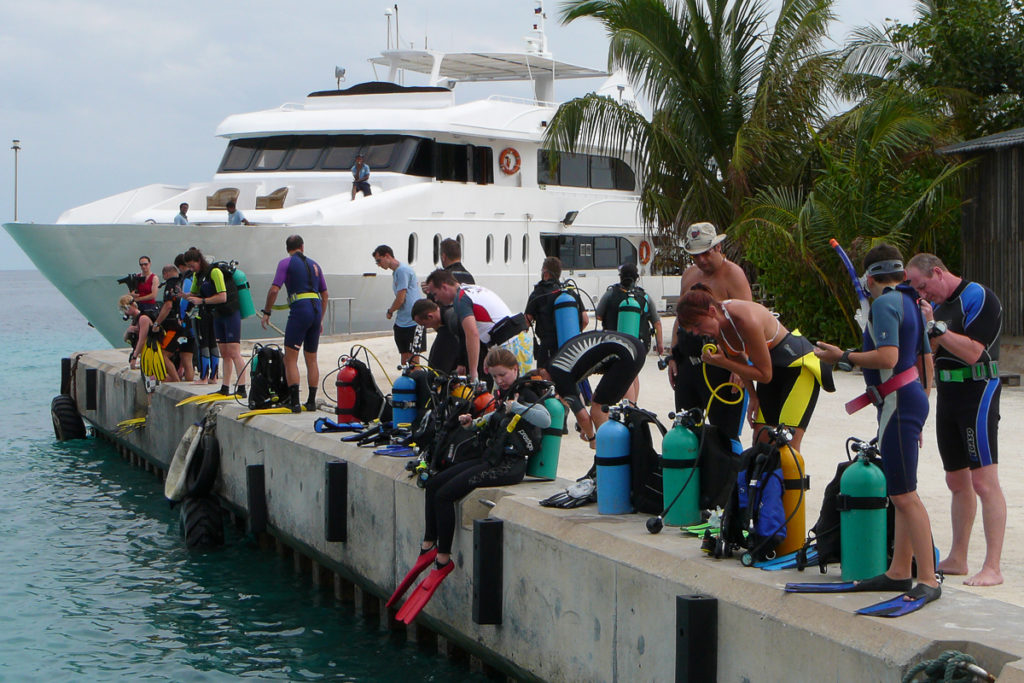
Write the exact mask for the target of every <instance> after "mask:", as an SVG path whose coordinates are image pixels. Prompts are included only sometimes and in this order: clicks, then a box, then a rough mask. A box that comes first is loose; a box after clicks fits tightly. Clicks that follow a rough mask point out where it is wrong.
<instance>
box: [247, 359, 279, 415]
mask: <svg viewBox="0 0 1024 683" xmlns="http://www.w3.org/2000/svg"><path fill="white" fill-rule="evenodd" d="M249 375H250V377H251V387H250V391H249V408H250V409H251V410H262V409H263V408H272V407H273V406H276V405H278V404H280V403H283V402H284V401H285V400H286V399H287V398H288V380H286V379H285V375H284V353H283V352H282V351H281V347H280V346H277V345H274V344H268V345H266V346H263V345H261V344H255V345H254V346H253V347H252V360H251V361H249Z"/></svg>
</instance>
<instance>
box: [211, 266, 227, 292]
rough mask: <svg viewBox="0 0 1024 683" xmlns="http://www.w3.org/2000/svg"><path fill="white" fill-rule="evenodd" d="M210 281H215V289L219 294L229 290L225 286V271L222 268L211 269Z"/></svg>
mask: <svg viewBox="0 0 1024 683" xmlns="http://www.w3.org/2000/svg"><path fill="white" fill-rule="evenodd" d="M210 281H211V282H212V283H213V286H214V291H216V292H217V294H220V293H221V292H226V291H228V288H227V287H226V286H224V273H223V272H222V271H221V269H220V268H212V269H210Z"/></svg>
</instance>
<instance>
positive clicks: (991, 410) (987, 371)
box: [907, 254, 1006, 586]
mask: <svg viewBox="0 0 1024 683" xmlns="http://www.w3.org/2000/svg"><path fill="white" fill-rule="evenodd" d="M907 276H908V279H909V280H910V285H911V286H912V287H913V288H914V289H916V290H917V292H918V294H920V295H921V298H922V301H921V312H922V313H923V314H924V319H925V325H926V326H927V328H928V338H929V339H930V340H931V343H932V346H933V347H934V349H935V374H936V377H937V379H938V382H937V383H936V391H937V394H936V399H935V400H936V403H935V418H936V419H935V436H936V440H937V441H938V444H939V456H940V457H941V458H942V466H943V469H945V470H946V486H948V487H949V490H950V491H951V492H952V494H953V502H952V511H951V515H952V518H953V545H952V547H951V548H950V550H949V554H948V555H947V556H946V557H945V559H943V560H942V562H940V563H939V569H940V570H941V571H943V572H945V573H946V574H967V544H968V542H969V541H970V538H971V527H972V526H973V525H974V516H975V514H976V512H977V500H976V498H975V496H977V497H978V498H981V521H982V526H983V527H984V530H985V561H984V564H982V567H981V571H980V572H978V573H977V574H975V575H974V576H972V577H971V578H969V579H967V580H966V581H964V583H965V584H967V585H969V586H995V585H998V584H1001V583H1002V582H1003V574H1002V571H1001V570H1000V567H999V560H1000V556H1001V555H1002V550H1003V536H1004V534H1005V533H1006V498H1005V497H1004V496H1003V490H1002V488H1000V486H999V473H998V465H997V463H998V461H999V457H998V445H999V443H998V442H999V439H998V429H999V394H1000V384H999V365H998V361H999V337H1000V334H1001V332H1002V328H1003V307H1002V304H1000V303H999V299H998V298H997V297H996V295H995V294H994V293H993V292H992V290H990V289H989V288H988V287H985V286H984V285H980V284H978V283H977V282H968V281H967V280H964V279H962V278H959V277H957V276H956V275H953V273H951V272H949V269H948V268H946V266H945V264H944V263H943V262H942V261H941V260H940V259H939V258H938V257H937V256H935V255H934V254H917V255H916V256H914V258H912V259H910V262H909V263H907ZM929 302H931V303H929Z"/></svg>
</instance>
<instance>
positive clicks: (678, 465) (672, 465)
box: [658, 457, 697, 470]
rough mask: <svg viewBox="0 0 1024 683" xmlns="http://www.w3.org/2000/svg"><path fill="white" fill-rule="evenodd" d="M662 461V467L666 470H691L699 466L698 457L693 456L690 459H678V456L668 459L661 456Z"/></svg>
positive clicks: (660, 460)
mask: <svg viewBox="0 0 1024 683" xmlns="http://www.w3.org/2000/svg"><path fill="white" fill-rule="evenodd" d="M658 461H659V462H660V463H661V468H662V469H665V470H689V469H693V468H694V467H696V466H697V459H696V458H692V459H689V460H677V459H676V458H669V459H668V460H666V459H665V458H663V457H661V458H658Z"/></svg>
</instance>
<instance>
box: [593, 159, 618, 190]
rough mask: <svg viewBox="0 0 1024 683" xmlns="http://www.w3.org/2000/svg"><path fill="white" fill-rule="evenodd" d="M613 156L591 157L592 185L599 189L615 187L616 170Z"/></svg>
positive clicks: (612, 188)
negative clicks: (613, 165)
mask: <svg viewBox="0 0 1024 683" xmlns="http://www.w3.org/2000/svg"><path fill="white" fill-rule="evenodd" d="M612 161H613V159H612V158H611V157H591V158H590V187H593V188H596V189H599V190H614V189H615V170H614V169H613V168H612Z"/></svg>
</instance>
